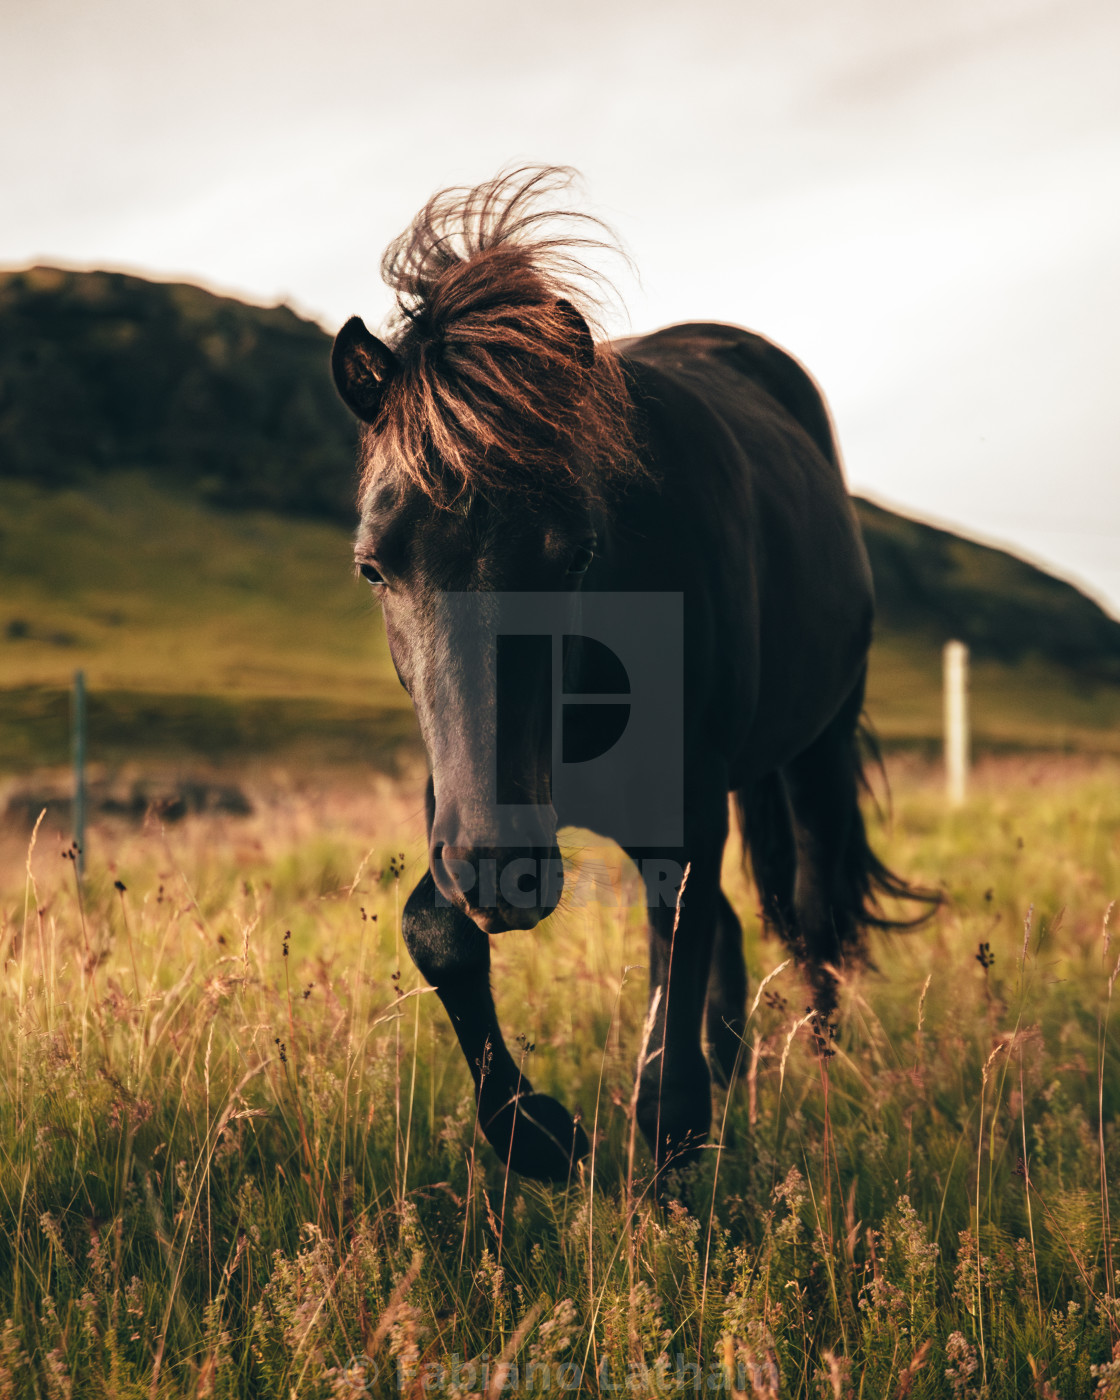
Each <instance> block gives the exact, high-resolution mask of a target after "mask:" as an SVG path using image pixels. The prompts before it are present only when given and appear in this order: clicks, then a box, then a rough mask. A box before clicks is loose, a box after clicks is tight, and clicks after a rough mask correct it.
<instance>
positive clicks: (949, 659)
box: [943, 642, 969, 807]
mask: <svg viewBox="0 0 1120 1400" xmlns="http://www.w3.org/2000/svg"><path fill="white" fill-rule="evenodd" d="M943 659H944V675H945V791H946V795H947V796H948V798H949V802H950V804H951V805H952V806H954V807H959V806H960V805H961V803H962V802H964V800H965V796H966V795H967V792H968V762H969V733H968V647H966V646H965V644H964V643H963V642H946V643H945V650H944V653H943Z"/></svg>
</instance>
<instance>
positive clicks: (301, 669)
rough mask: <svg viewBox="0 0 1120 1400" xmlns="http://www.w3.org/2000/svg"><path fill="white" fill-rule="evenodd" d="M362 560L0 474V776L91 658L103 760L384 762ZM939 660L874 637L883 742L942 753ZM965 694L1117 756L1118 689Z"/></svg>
mask: <svg viewBox="0 0 1120 1400" xmlns="http://www.w3.org/2000/svg"><path fill="white" fill-rule="evenodd" d="M914 528H917V527H914ZM350 548H351V546H350V539H349V536H348V534H347V532H346V530H345V529H343V528H342V527H340V526H338V525H330V524H324V523H315V522H313V521H307V520H300V519H292V518H290V517H283V516H278V515H274V514H271V513H269V512H265V511H243V512H230V511H222V510H218V509H215V508H214V507H211V506H207V505H205V504H203V503H202V502H201V501H200V500H199V499H198V498H197V497H191V496H189V495H186V494H182V493H179V494H176V493H175V492H173V491H170V490H164V489H161V488H157V487H156V486H155V485H153V484H152V481H151V480H150V479H149V478H148V477H145V476H143V475H141V474H140V473H116V474H106V475H105V476H103V477H100V478H98V481H97V483H96V486H94V487H89V488H86V489H79V488H77V487H72V488H65V489H63V488H56V489H53V490H45V489H43V488H42V487H40V486H36V485H34V484H32V483H31V482H28V481H17V480H7V481H0V772H7V773H25V772H29V771H31V770H33V769H35V768H37V767H44V766H50V765H58V764H62V763H65V761H66V759H67V755H68V751H69V724H68V710H69V688H70V685H71V683H72V678H73V674H74V671H75V669H76V668H77V667H79V666H80V667H82V668H83V669H84V670H85V672H86V678H87V683H88V686H89V691H90V753H91V757H92V758H93V759H94V760H95V761H97V762H100V763H103V764H108V765H119V764H122V763H128V762H146V763H149V764H150V763H151V762H153V761H158V762H159V763H160V764H162V765H164V766H166V765H167V764H168V762H171V763H183V762H190V761H192V760H193V761H195V762H198V761H217V762H228V761H229V760H230V759H231V757H233V758H242V759H243V758H245V757H246V756H255V757H257V758H260V759H261V760H262V761H265V762H270V761H272V760H273V759H274V758H275V757H276V756H277V755H280V756H283V757H284V758H285V759H286V760H291V759H293V758H296V757H298V758H299V759H300V760H301V761H303V762H305V763H306V762H324V761H329V762H343V763H346V762H350V763H353V762H360V763H363V764H372V765H374V766H376V767H380V768H382V769H386V768H392V767H393V765H394V764H395V763H396V762H397V760H398V758H399V756H400V754H401V752H402V751H404V750H406V749H408V748H410V747H411V748H413V749H415V746H416V742H417V733H416V727H415V723H414V721H413V719H412V715H411V710H410V709H409V707H408V703H407V697H406V696H405V695H404V692H403V691H402V690H401V688H400V686H399V685H398V683H397V679H396V676H395V674H394V673H393V669H392V664H391V662H390V660H389V656H388V652H387V649H386V647H385V641H384V634H383V631H382V627H381V622H380V614H379V612H378V610H377V609H376V607H374V606H373V605H372V603H371V600H370V598H369V594H368V589H366V588H365V586H364V585H363V584H362V583H361V581H360V580H358V579H356V578H355V577H354V575H353V571H352V567H351V563H350ZM962 548H963V545H962ZM969 557H971V556H969ZM940 664H941V658H940V645H939V643H938V640H937V639H936V638H934V637H932V636H926V635H923V633H922V632H921V630H920V628H911V629H910V630H895V631H890V630H885V631H884V632H883V633H882V635H881V636H880V637H879V640H878V641H877V643H876V645H875V648H874V650H873V653H872V667H871V678H870V688H869V709H870V713H871V715H872V718H873V720H874V722H875V724H876V726H877V727H878V730H879V732H880V734H881V735H882V737H883V738H884V740H885V741H886V742H887V743H888V744H892V745H900V744H901V745H911V746H913V745H919V746H924V747H926V748H929V747H931V746H936V744H937V743H938V741H939V736H940V733H941V709H940V704H941V701H940V686H941V679H940ZM973 700H974V704H973V730H974V734H975V737H976V741H977V744H978V745H979V746H980V747H981V748H983V749H987V750H989V751H990V750H993V749H1000V748H1003V749H1008V748H1011V749H1016V748H1024V747H1026V748H1031V747H1034V748H1038V747H1044V748H1049V749H1056V750H1089V751H1095V752H1102V751H1104V752H1113V753H1116V752H1120V686H1117V685H1115V684H1107V683H1104V682H1097V683H1093V682H1089V681H1087V680H1086V679H1085V678H1084V676H1081V675H1076V674H1074V673H1072V672H1070V671H1068V670H1066V669H1064V668H1063V667H1061V666H1057V665H1055V664H1053V663H1050V662H1046V661H1044V660H1042V659H1041V658H1038V657H1035V658H1033V659H1032V658H1031V657H1030V656H1025V657H1023V658H1021V659H1019V660H1017V661H1016V662H1014V663H1002V662H998V661H995V660H983V659H981V660H977V661H976V662H975V664H974V667H973Z"/></svg>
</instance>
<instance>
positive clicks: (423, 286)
mask: <svg viewBox="0 0 1120 1400" xmlns="http://www.w3.org/2000/svg"><path fill="white" fill-rule="evenodd" d="M572 175H573V172H572V171H570V170H567V169H563V168H556V167H544V168H538V167H532V168H527V169H518V170H514V171H511V172H507V173H505V174H502V175H499V176H498V177H497V178H496V179H494V180H491V181H488V182H487V183H486V184H482V185H478V186H476V187H475V188H473V189H466V188H462V189H449V190H444V191H442V192H441V193H439V194H437V195H434V196H433V198H432V199H430V200H429V201H428V203H427V204H426V205H425V206H424V208H423V209H422V210H421V211H420V213H419V214H418V215H417V217H416V219H415V220H414V221H413V223H412V225H411V226H410V227H409V228H408V229H406V230H405V232H404V233H402V234H401V235H400V237H399V238H397V239H395V240H394V241H393V243H391V244H390V245H389V247H388V249H387V250H386V252H385V256H384V258H383V260H382V264H381V273H382V276H383V278H384V280H385V282H386V283H387V284H388V285H389V286H390V287H391V288H392V289H393V291H394V292H395V293H396V296H397V311H396V314H395V316H394V318H393V321H392V323H391V325H390V328H389V331H388V334H387V337H386V339H387V341H388V343H389V345H390V346H391V348H392V350H393V352H394V354H395V356H396V359H397V361H398V364H399V369H398V371H397V373H396V374H395V375H394V377H393V380H392V383H391V384H390V385H388V386H387V389H386V392H385V397H384V402H383V404H382V406H381V410H380V413H379V415H378V418H377V421H376V423H375V424H374V427H373V428H372V429H371V430H370V431H369V432H368V433H367V436H366V449H365V454H364V456H365V468H364V473H363V480H362V489H363V491H364V490H365V488H366V487H367V486H368V485H369V484H370V482H371V480H372V479H374V478H376V477H381V476H382V474H383V473H384V472H385V471H391V472H399V473H401V474H402V475H403V476H404V477H406V478H407V479H409V480H410V481H412V482H413V483H415V485H417V486H418V487H420V489H421V490H422V491H423V492H424V493H425V494H426V495H427V496H428V497H430V498H431V499H432V500H433V501H435V502H436V503H437V504H439V505H442V506H448V505H451V504H453V503H454V502H455V501H456V500H458V499H459V498H461V497H462V496H463V495H464V494H466V493H472V492H475V491H478V492H481V493H482V494H484V495H491V494H493V493H497V492H508V491H510V490H514V491H517V492H519V493H523V494H525V495H529V496H532V495H541V494H550V493H552V492H554V491H555V490H557V489H561V490H563V489H571V488H573V487H579V488H581V489H582V490H583V491H584V492H586V493H587V494H588V495H590V497H591V498H593V499H594V498H599V497H602V496H604V495H605V494H607V493H609V491H610V489H611V487H612V485H613V484H615V483H618V482H619V481H620V480H623V479H625V478H627V477H630V476H633V475H634V474H636V473H637V472H638V471H640V467H639V464H638V457H637V453H636V450H635V447H634V441H633V434H632V427H631V417H632V414H631V400H630V395H629V393H628V391H627V387H626V384H625V382H624V378H623V374H622V370H621V368H620V365H619V361H618V359H617V357H616V355H615V354H614V352H613V350H612V349H611V348H610V346H609V345H608V344H607V343H605V342H603V341H602V340H600V342H599V343H598V344H596V345H595V347H594V352H593V354H592V350H591V342H590V341H589V340H588V336H587V328H586V326H585V324H584V322H587V323H590V325H591V326H594V325H595V317H594V312H595V309H596V299H595V297H594V295H591V296H588V294H587V292H586V290H585V289H586V288H588V287H590V288H591V289H592V291H593V292H594V289H595V288H597V287H598V288H601V287H602V285H603V284H602V282H601V281H599V280H598V279H597V278H596V276H595V274H594V273H593V272H592V270H591V269H590V268H589V266H588V265H587V263H586V261H585V258H586V257H587V256H588V255H589V254H596V253H599V252H602V251H603V250H611V251H617V245H616V244H615V243H614V241H613V239H612V237H611V236H610V234H609V230H607V229H606V228H605V226H604V225H603V224H601V223H600V221H598V220H597V219H594V218H592V217H590V216H588V215H585V214H579V213H573V212H569V211H567V210H562V209H557V208H556V207H555V206H554V205H553V204H550V202H549V198H548V197H549V196H551V195H555V194H556V193H557V192H558V191H559V190H561V189H563V188H564V187H565V186H567V185H568V184H569V182H570V180H571V179H572ZM573 308H575V309H576V310H575V311H574V310H573ZM577 311H578V314H576V312H577ZM581 317H582V318H583V321H581V319H580V318H581Z"/></svg>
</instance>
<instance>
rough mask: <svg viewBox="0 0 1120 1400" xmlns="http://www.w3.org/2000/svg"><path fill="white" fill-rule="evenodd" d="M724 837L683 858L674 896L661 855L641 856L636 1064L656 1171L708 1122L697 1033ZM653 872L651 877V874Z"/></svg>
mask: <svg viewBox="0 0 1120 1400" xmlns="http://www.w3.org/2000/svg"><path fill="white" fill-rule="evenodd" d="M721 851H722V841H716V842H712V843H710V844H708V843H706V845H705V849H704V850H703V851H702V852H697V851H693V852H690V853H689V856H688V857H687V858H686V860H685V861H684V862H683V863H682V864H681V866H680V869H681V871H682V873H683V870H684V868H685V865H687V867H688V879H687V883H686V886H685V889H684V893H683V894H682V895H681V896H680V898H679V901H677V902H676V904H674V902H673V901H670V900H666V899H664V896H663V894H662V889H663V887H664V878H663V871H662V866H663V861H662V860H660V859H658V858H653V859H650V858H648V857H645V856H644V855H643V856H642V857H641V869H642V874H643V877H644V879H645V881H646V890H647V896H648V901H649V905H650V909H649V915H650V973H649V977H650V1012H651V1017H652V1019H651V1021H650V1022H649V1038H648V1042H647V1044H646V1048H645V1053H644V1055H643V1057H642V1062H641V1064H640V1065H639V1085H638V1124H639V1126H640V1127H641V1129H642V1133H643V1135H644V1137H645V1139H646V1141H647V1142H648V1143H649V1145H650V1148H651V1150H652V1152H653V1155H654V1161H655V1163H656V1165H657V1169H658V1171H659V1172H660V1171H662V1170H663V1169H664V1168H666V1167H669V1166H681V1165H684V1164H686V1163H687V1162H688V1161H690V1160H692V1159H693V1158H695V1155H696V1152H697V1150H698V1149H699V1148H700V1147H701V1146H703V1144H704V1142H705V1140H706V1139H707V1135H708V1128H709V1126H710V1123H711V1115H712V1104H711V1077H710V1075H709V1072H708V1062H707V1060H706V1059H705V1058H704V1051H703V1048H702V1046H701V1041H700V1032H701V1027H702V1025H703V1021H704V1003H705V999H706V994H707V988H708V976H709V970H710V967H711V962H712V947H713V940H714V937H715V931H716V919H717V917H718V915H719V912H720V900H721V898H722V896H721V894H720V889H719V865H720V859H719V856H720V852H721ZM651 875H652V877H653V878H652V879H651Z"/></svg>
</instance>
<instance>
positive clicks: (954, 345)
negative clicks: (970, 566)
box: [0, 0, 1120, 616]
mask: <svg viewBox="0 0 1120 1400" xmlns="http://www.w3.org/2000/svg"><path fill="white" fill-rule="evenodd" d="M3 16H4V18H3V31H2V33H3V42H2V43H0V129H2V130H3V132H4V138H3V142H2V144H0V191H2V192H3V193H2V199H3V211H4V212H3V217H2V218H0V263H3V264H4V265H6V266H25V265H27V264H30V263H33V262H45V263H64V264H67V265H74V266H79V267H113V268H124V269H128V270H133V271H138V272H141V273H145V274H149V275H152V276H157V277H161V278H170V277H174V278H182V279H185V280H189V281H194V282H200V283H202V284H203V285H206V286H209V287H212V288H214V289H216V290H219V291H228V292H231V293H234V294H236V295H239V296H244V297H246V298H248V299H250V300H255V301H260V302H265V303H271V302H275V301H278V300H287V301H289V302H290V303H291V304H292V305H294V306H295V307H296V308H297V309H299V310H302V311H304V312H306V313H307V314H310V315H313V316H315V317H316V318H317V319H319V320H320V321H321V322H322V323H323V324H324V325H325V326H326V327H327V328H328V329H329V330H332V331H333V330H334V329H336V328H337V326H338V324H339V323H340V322H341V321H342V319H343V318H344V317H345V316H347V315H348V314H349V313H351V312H352V311H360V312H361V313H362V314H364V315H365V316H366V317H367V319H368V320H370V321H371V322H376V321H377V320H379V319H380V318H381V317H382V316H383V314H384V312H385V311H386V309H387V306H388V302H387V294H386V293H385V291H384V289H383V288H382V287H381V286H380V284H379V281H378V276H377V266H378V260H379V257H380V254H381V251H382V248H383V247H384V245H385V243H386V242H387V241H388V239H389V238H391V237H392V236H393V235H394V234H395V233H397V232H398V231H399V230H400V228H401V227H403V226H404V224H406V223H407V222H408V220H409V219H410V218H411V216H412V214H413V213H414V212H415V211H416V209H417V208H418V207H419V205H420V204H421V203H422V202H423V201H424V200H425V199H426V198H427V196H428V195H429V194H430V193H432V191H434V190H435V189H437V188H439V187H440V186H443V185H446V184H457V183H475V182H477V181H478V180H481V179H485V178H487V177H489V176H490V175H492V174H494V173H495V172H496V171H497V170H498V169H499V168H500V167H502V166H503V165H506V164H508V163H509V162H510V161H515V160H526V161H541V162H549V163H558V164H571V165H575V166H577V167H578V168H579V169H580V170H581V171H582V172H583V176H584V191H585V196H586V201H587V204H588V207H590V208H591V209H592V210H593V211H594V212H596V213H598V214H600V215H602V216H603V217H605V218H606V219H607V220H608V221H610V222H611V223H612V224H613V225H614V227H615V228H616V229H617V231H618V233H619V234H620V236H621V238H622V240H623V242H624V243H625V245H626V247H627V249H628V251H629V253H630V254H631V256H632V258H633V261H634V264H635V266H636V267H637V269H638V272H639V275H640V283H639V282H637V281H635V280H634V279H633V278H628V277H623V278H621V281H620V286H621V290H622V292H623V294H624V298H625V302H626V308H627V311H628V313H629V320H628V322H623V321H621V320H619V321H618V322H617V325H618V328H619V329H632V330H634V331H640V330H643V329H652V328H653V327H655V326H657V325H662V324H665V323H666V322H669V321H673V320H682V319H694V318H700V317H703V318H712V319H718V320H725V321H737V322H740V323H742V324H744V325H748V326H751V327H752V328H754V329H756V330H760V331H762V332H763V333H765V334H767V335H770V336H771V337H773V338H774V339H776V340H778V341H779V342H780V343H782V344H784V345H785V346H786V347H787V348H788V349H790V350H792V351H793V352H794V353H795V354H796V355H797V356H798V357H799V358H800V359H801V360H803V361H804V362H805V364H806V365H807V366H808V367H809V368H810V369H811V370H812V371H813V373H814V374H815V375H816V376H817V378H818V380H819V381H820V382H821V384H822V385H823V386H824V389H825V391H826V393H827V394H828V397H829V399H830V402H831V405H832V408H833V412H834V414H835V416H836V420H837V423H838V427H839V431H840V437H841V443H842V446H843V449H844V452H845V456H846V458H847V464H848V474H849V477H850V480H851V483H852V485H853V488H854V489H856V490H858V491H862V492H864V493H866V494H869V495H872V496H873V497H875V498H877V499H879V500H881V501H883V502H885V503H887V504H894V505H897V506H898V507H899V508H901V509H904V510H906V511H908V512H910V513H912V514H916V515H921V516H924V517H927V518H933V519H935V520H939V521H944V522H948V523H950V524H953V525H956V526H959V527H961V528H963V529H964V530H966V531H967V532H968V533H971V534H974V535H978V536H980V537H982V538H985V539H990V540H994V541H997V542H1000V541H1002V542H1004V543H1007V544H1009V545H1011V546H1012V547H1014V548H1016V549H1017V550H1018V551H1019V552H1022V553H1027V554H1028V555H1030V556H1032V557H1034V558H1036V559H1038V560H1039V561H1041V562H1044V563H1047V564H1049V565H1050V566H1051V567H1054V568H1055V569H1056V570H1058V571H1059V572H1061V573H1063V574H1065V575H1067V576H1070V577H1073V578H1074V579H1075V580H1078V581H1080V582H1082V583H1083V584H1084V585H1086V586H1088V587H1089V588H1090V590H1091V591H1093V592H1094V593H1095V594H1096V596H1097V597H1099V598H1100V599H1102V601H1106V602H1107V603H1108V605H1109V606H1110V608H1111V610H1112V611H1113V612H1114V613H1115V614H1117V615H1118V616H1120V470H1118V467H1120V449H1118V446H1117V444H1118V442H1120V389H1118V380H1120V257H1118V250H1120V80H1118V78H1117V74H1118V72H1120V6H1118V5H1116V4H1115V3H1114V0H1061V3H1053V2H1052V0H937V3H936V4H935V3H932V0H786V3H782V4H775V3H772V0H767V3H759V0H749V2H748V3H743V0H737V2H736V3H723V0H695V3H693V4H692V5H691V7H686V6H684V5H682V4H681V3H679V0H672V2H671V3H661V0H652V2H651V0H644V3H642V4H629V3H611V0H558V2H557V3H554V4H553V5H552V6H551V7H549V8H548V9H545V8H543V7H542V8H538V7H536V6H532V5H524V4H514V3H511V2H510V0H472V3H469V4H467V3H449V0H430V3H429V4H427V5H426V6H424V7H422V8H421V7H416V6H410V5H407V4H398V5H394V6H387V5H366V6H361V5H360V4H357V3H355V2H354V0H347V2H346V3H343V0H315V2H314V3H310V0H305V2H304V3H301V4H298V5H297V4H293V3H289V0H267V3H265V2H264V0H193V2H192V0H180V3H179V4H177V5H175V6H170V5H162V4H156V5H153V4H151V3H150V0H143V2H142V3H141V0H101V3H99V4H97V5H91V4H89V3H88V0H36V3H35V4H30V3H15V2H14V0H7V3H6V4H5V5H4V9H3Z"/></svg>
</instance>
